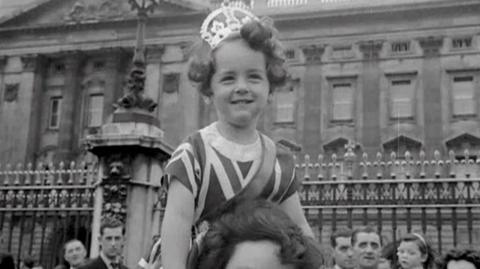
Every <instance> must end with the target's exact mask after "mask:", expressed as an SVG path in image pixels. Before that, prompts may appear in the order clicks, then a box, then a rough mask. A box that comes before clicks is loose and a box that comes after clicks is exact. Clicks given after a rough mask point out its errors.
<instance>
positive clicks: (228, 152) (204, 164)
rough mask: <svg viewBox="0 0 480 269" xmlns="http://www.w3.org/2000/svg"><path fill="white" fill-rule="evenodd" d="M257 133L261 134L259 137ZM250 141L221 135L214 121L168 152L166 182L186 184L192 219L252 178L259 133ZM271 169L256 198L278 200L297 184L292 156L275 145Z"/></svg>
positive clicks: (257, 159)
mask: <svg viewBox="0 0 480 269" xmlns="http://www.w3.org/2000/svg"><path fill="white" fill-rule="evenodd" d="M260 136H261V138H260ZM260 136H259V138H258V139H257V141H256V142H255V143H253V144H250V145H240V144H237V143H234V142H232V141H229V140H227V139H226V138H224V137H223V136H222V135H221V134H220V133H219V132H218V129H217V126H216V123H212V124H210V125H209V126H207V127H205V128H203V129H201V130H199V131H197V132H195V133H193V134H192V135H190V136H189V137H187V138H186V139H185V141H184V142H182V143H181V144H180V145H179V146H178V147H177V149H176V150H175V151H174V153H173V154H172V157H171V158H170V160H169V162H168V164H167V166H166V168H165V173H166V179H167V184H168V183H169V182H171V181H172V180H178V181H180V183H181V184H183V185H184V186H185V187H187V188H188V190H190V191H191V193H192V195H193V196H194V201H195V218H194V219H195V221H194V222H195V223H197V222H198V221H199V220H203V219H204V217H205V216H206V215H208V214H209V213H210V212H212V211H214V210H215V209H216V207H218V206H220V205H222V204H224V203H225V202H226V201H228V200H230V199H231V198H233V197H234V196H235V195H236V194H238V193H239V192H240V191H241V190H242V189H243V188H245V186H247V184H248V183H249V182H250V181H251V180H252V179H253V178H254V175H255V174H256V172H257V170H258V167H259V166H260V163H261V157H262V143H261V140H260V139H270V138H268V137H267V136H266V135H263V134H260ZM276 148H277V150H276V151H277V154H276V160H275V164H274V171H273V172H272V173H271V176H270V178H269V179H268V181H267V183H266V184H265V185H264V188H263V190H262V191H261V192H257V193H261V194H260V197H259V198H263V199H267V200H269V201H272V202H275V203H281V202H283V201H285V200H286V199H287V198H289V197H290V196H291V195H293V194H294V193H295V192H296V191H297V189H298V186H299V182H298V181H297V179H296V176H295V169H294V167H295V166H294V162H293V156H292V155H291V154H290V153H289V152H288V151H287V150H286V149H284V148H283V147H282V146H280V145H278V144H277V145H276Z"/></svg>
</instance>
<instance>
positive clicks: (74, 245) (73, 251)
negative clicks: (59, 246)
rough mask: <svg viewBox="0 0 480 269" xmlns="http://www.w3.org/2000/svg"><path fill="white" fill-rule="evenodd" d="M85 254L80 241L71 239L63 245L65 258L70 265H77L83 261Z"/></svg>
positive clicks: (85, 251)
mask: <svg viewBox="0 0 480 269" xmlns="http://www.w3.org/2000/svg"><path fill="white" fill-rule="evenodd" d="M86 256H87V250H86V249H85V246H83V244H82V242H80V241H77V240H75V241H72V242H70V243H67V244H66V245H65V256H64V258H65V260H66V261H67V262H68V264H70V266H71V267H78V266H80V265H81V264H82V263H83V262H84V261H85V257H86Z"/></svg>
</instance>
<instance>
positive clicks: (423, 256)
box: [422, 253, 428, 263]
mask: <svg viewBox="0 0 480 269" xmlns="http://www.w3.org/2000/svg"><path fill="white" fill-rule="evenodd" d="M427 259H428V253H425V254H422V263H424V262H426V261H427Z"/></svg>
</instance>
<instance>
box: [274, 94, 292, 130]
mask: <svg viewBox="0 0 480 269" xmlns="http://www.w3.org/2000/svg"><path fill="white" fill-rule="evenodd" d="M275 95H276V105H277V106H276V111H275V123H293V122H295V98H296V97H295V91H294V89H293V87H292V88H290V90H288V91H278V92H276V93H275Z"/></svg>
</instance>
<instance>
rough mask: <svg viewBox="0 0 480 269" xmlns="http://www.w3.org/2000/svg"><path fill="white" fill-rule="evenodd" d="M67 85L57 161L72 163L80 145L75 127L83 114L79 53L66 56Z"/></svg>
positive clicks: (65, 87) (63, 98) (63, 100)
mask: <svg viewBox="0 0 480 269" xmlns="http://www.w3.org/2000/svg"><path fill="white" fill-rule="evenodd" d="M64 57H65V61H64V64H65V85H64V88H63V93H62V105H61V118H60V127H59V133H58V152H57V154H56V155H55V161H56V162H60V161H64V162H65V161H70V160H71V159H72V158H73V157H74V156H73V150H74V149H75V148H77V146H78V143H79V138H80V137H79V132H75V126H76V125H78V124H79V122H76V119H78V118H79V115H78V114H79V113H80V112H81V106H82V103H83V102H82V101H81V100H82V98H81V90H80V80H81V75H80V73H81V72H80V71H81V70H80V65H81V58H82V57H81V55H80V54H79V53H72V54H66V55H65V56H64Z"/></svg>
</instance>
